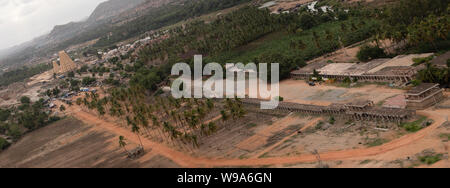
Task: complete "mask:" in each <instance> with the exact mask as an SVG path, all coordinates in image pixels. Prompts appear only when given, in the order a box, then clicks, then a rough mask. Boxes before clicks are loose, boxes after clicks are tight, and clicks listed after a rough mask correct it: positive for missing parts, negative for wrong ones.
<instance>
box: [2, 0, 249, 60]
mask: <svg viewBox="0 0 450 188" xmlns="http://www.w3.org/2000/svg"><path fill="white" fill-rule="evenodd" d="M250 1H252V0H226V1H225V0H126V1H125V0H109V1H106V2H104V3H101V4H100V5H99V6H98V7H97V8H96V9H95V10H94V12H93V13H92V14H91V16H89V18H88V19H87V20H86V21H82V22H71V23H68V24H65V25H58V26H55V27H54V29H53V30H52V31H51V32H50V33H49V34H47V35H44V36H41V37H38V38H36V39H34V40H32V41H30V42H26V43H24V44H21V45H18V46H15V47H13V48H10V49H8V50H3V51H0V69H2V67H12V68H18V67H21V66H23V65H24V64H25V63H29V64H35V63H34V62H35V61H34V60H39V59H41V58H42V57H49V56H52V55H53V54H55V53H56V52H57V51H60V50H63V49H66V48H68V47H69V46H72V45H77V44H81V43H85V42H88V41H92V40H95V39H100V40H99V42H97V43H96V44H95V47H100V48H103V47H108V46H110V45H112V44H114V43H116V42H120V41H122V40H126V39H128V38H131V37H135V36H138V35H139V34H142V33H144V32H146V31H150V30H155V29H159V28H161V27H164V26H167V25H171V24H175V23H177V22H180V21H183V20H186V19H189V18H193V17H196V16H200V15H203V14H206V13H209V12H213V11H217V10H221V9H225V8H229V7H232V6H235V5H238V4H241V3H247V2H250ZM2 55H3V57H2ZM30 62H31V63H30Z"/></svg>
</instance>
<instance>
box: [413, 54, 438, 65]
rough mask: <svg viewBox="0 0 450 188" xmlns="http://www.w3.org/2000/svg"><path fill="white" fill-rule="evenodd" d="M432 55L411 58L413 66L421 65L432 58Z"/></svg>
mask: <svg viewBox="0 0 450 188" xmlns="http://www.w3.org/2000/svg"><path fill="white" fill-rule="evenodd" d="M433 57H434V56H429V57H422V58H414V59H413V61H414V64H413V66H418V65H421V64H424V63H428V62H430V61H431V60H433Z"/></svg>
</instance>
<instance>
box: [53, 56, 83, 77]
mask: <svg viewBox="0 0 450 188" xmlns="http://www.w3.org/2000/svg"><path fill="white" fill-rule="evenodd" d="M59 62H60V63H59V65H58V63H57V62H56V61H54V62H53V73H55V74H64V73H67V72H70V71H74V70H75V69H76V68H77V64H75V63H74V62H73V61H72V59H71V58H70V57H69V55H67V53H66V52H64V51H60V52H59Z"/></svg>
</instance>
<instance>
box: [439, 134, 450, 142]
mask: <svg viewBox="0 0 450 188" xmlns="http://www.w3.org/2000/svg"><path fill="white" fill-rule="evenodd" d="M439 137H441V138H442V139H445V140H446V141H450V133H442V134H441V135H439Z"/></svg>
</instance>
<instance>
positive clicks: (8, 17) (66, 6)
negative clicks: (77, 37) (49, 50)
mask: <svg viewBox="0 0 450 188" xmlns="http://www.w3.org/2000/svg"><path fill="white" fill-rule="evenodd" d="M103 1H106V0H0V49H5V48H9V47H12V46H14V45H18V44H21V43H23V42H27V41H29V40H32V39H33V38H36V37H38V36H41V35H43V34H46V33H49V32H50V31H51V30H52V29H53V27H54V26H55V25H62V24H66V23H69V22H71V21H81V20H83V19H85V18H87V17H89V15H90V14H91V13H92V12H93V11H94V9H95V7H97V5H98V4H100V3H101V2H103Z"/></svg>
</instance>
